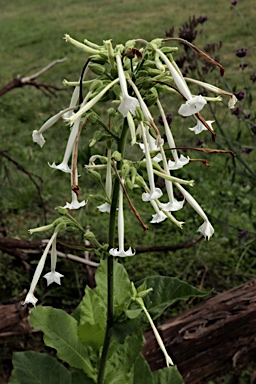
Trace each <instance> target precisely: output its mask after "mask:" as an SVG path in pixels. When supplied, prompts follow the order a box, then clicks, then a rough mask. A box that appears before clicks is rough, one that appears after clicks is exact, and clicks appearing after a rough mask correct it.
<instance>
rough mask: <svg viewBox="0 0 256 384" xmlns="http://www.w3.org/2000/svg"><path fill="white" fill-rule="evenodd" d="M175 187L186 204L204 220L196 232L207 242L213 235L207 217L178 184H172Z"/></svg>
mask: <svg viewBox="0 0 256 384" xmlns="http://www.w3.org/2000/svg"><path fill="white" fill-rule="evenodd" d="M174 184H175V185H176V187H177V188H178V189H179V190H180V192H181V193H182V195H183V196H184V197H185V199H186V200H187V202H188V203H189V204H190V205H191V207H192V208H193V209H194V210H195V211H196V212H197V213H198V215H199V216H201V217H202V219H203V220H204V222H203V224H202V225H201V226H200V227H199V228H198V230H197V231H198V232H200V233H201V234H202V235H203V236H204V237H205V238H207V240H209V239H210V237H211V236H212V235H213V233H214V228H213V226H212V225H211V223H210V221H209V219H208V217H207V216H206V214H205V213H204V211H203V210H202V208H201V207H200V205H199V204H198V202H197V201H196V200H195V199H194V197H193V196H191V195H190V193H189V192H187V191H186V190H185V189H184V188H183V187H182V186H181V185H180V184H179V183H174Z"/></svg>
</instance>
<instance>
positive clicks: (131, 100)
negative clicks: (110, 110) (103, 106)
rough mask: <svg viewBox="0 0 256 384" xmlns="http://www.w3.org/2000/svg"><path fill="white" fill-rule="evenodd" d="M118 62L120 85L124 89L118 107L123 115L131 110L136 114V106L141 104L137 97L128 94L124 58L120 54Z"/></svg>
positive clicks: (117, 57)
mask: <svg viewBox="0 0 256 384" xmlns="http://www.w3.org/2000/svg"><path fill="white" fill-rule="evenodd" d="M116 63H117V70H118V77H119V82H120V87H121V91H122V100H121V103H120V105H119V107H118V111H119V112H120V113H121V114H122V115H123V117H126V116H127V114H128V112H131V113H132V114H133V115H134V114H135V110H136V108H138V107H139V106H140V104H139V102H138V100H137V99H136V98H135V97H132V96H130V95H129V94H128V90H127V83H126V78H125V74H124V70H123V65H122V60H121V57H120V55H119V54H117V55H116Z"/></svg>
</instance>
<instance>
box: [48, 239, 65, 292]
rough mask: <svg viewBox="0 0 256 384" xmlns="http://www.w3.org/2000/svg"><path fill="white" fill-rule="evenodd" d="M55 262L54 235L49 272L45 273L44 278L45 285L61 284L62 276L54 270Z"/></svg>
mask: <svg viewBox="0 0 256 384" xmlns="http://www.w3.org/2000/svg"><path fill="white" fill-rule="evenodd" d="M56 263H57V249H56V237H55V238H54V240H53V241H52V249H51V272H48V273H46V275H44V278H45V279H46V280H47V286H48V285H50V284H52V283H57V284H59V285H61V282H60V278H61V277H64V275H61V274H60V273H59V272H56Z"/></svg>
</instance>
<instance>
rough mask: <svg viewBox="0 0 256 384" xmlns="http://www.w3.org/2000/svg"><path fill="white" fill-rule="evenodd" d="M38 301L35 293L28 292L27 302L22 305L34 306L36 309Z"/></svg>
mask: <svg viewBox="0 0 256 384" xmlns="http://www.w3.org/2000/svg"><path fill="white" fill-rule="evenodd" d="M37 301H38V299H37V298H36V297H35V296H34V295H33V293H31V292H28V294H27V296H26V298H25V300H24V301H23V302H22V305H24V304H29V303H30V304H33V305H34V307H35V306H36V303H37Z"/></svg>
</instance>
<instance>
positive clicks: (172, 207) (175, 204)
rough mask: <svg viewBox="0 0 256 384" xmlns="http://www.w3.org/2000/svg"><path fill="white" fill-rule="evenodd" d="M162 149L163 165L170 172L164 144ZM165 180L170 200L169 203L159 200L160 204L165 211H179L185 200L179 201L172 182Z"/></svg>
mask: <svg viewBox="0 0 256 384" xmlns="http://www.w3.org/2000/svg"><path fill="white" fill-rule="evenodd" d="M160 151H161V155H162V159H163V166H164V170H165V172H166V173H168V174H169V173H170V172H169V169H168V164H167V159H166V156H165V152H164V149H163V146H161V147H160ZM164 181H165V187H166V191H167V195H168V198H169V202H168V203H161V202H160V201H159V202H158V206H159V207H160V208H161V209H162V210H163V211H165V212H166V211H167V212H170V211H178V210H180V209H181V208H182V207H183V204H184V201H185V199H184V200H182V201H178V200H176V199H175V198H174V195H173V187H172V182H171V181H170V180H166V179H165V180H164Z"/></svg>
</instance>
